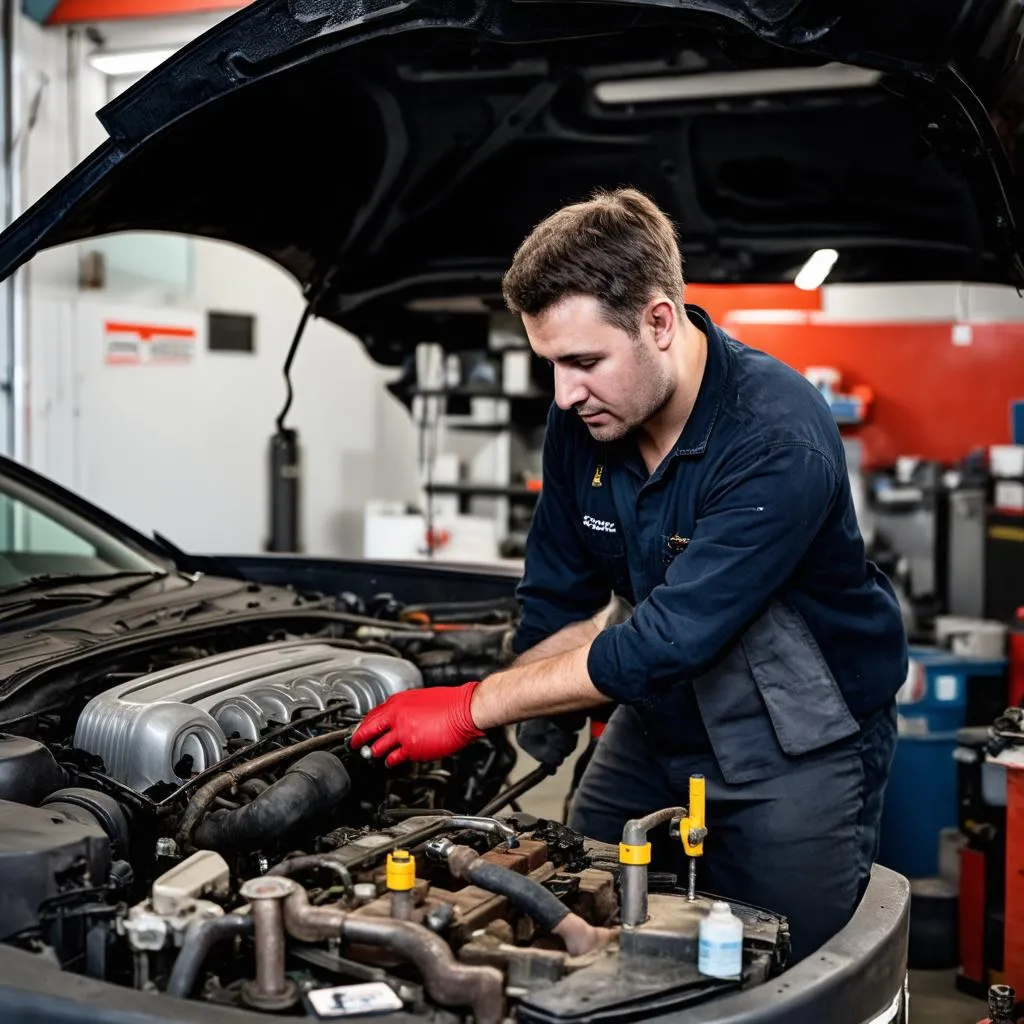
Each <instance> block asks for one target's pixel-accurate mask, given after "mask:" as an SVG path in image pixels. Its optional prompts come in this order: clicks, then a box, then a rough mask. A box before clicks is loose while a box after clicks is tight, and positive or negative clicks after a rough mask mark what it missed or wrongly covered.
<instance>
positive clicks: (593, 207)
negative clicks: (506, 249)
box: [502, 188, 683, 337]
mask: <svg viewBox="0 0 1024 1024" xmlns="http://www.w3.org/2000/svg"><path fill="white" fill-rule="evenodd" d="M658 291H663V292H665V294H666V295H668V296H669V298H671V299H673V300H675V301H676V302H682V298H683V262H682V258H681V256H680V255H679V239H678V236H677V235H676V229H675V226H674V225H673V223H672V221H671V220H669V218H668V217H667V216H666V215H665V214H664V213H663V212H662V211H661V210H660V209H659V208H658V206H657V205H656V204H655V203H654V201H653V200H651V199H650V198H648V197H647V196H645V195H644V194H643V193H642V192H638V191H637V190H636V189H634V188H619V189H615V190H613V191H606V190H604V189H600V190H598V191H597V192H595V193H594V194H593V195H592V196H591V198H590V199H588V200H587V201H586V202H582V203H574V204H573V205H571V206H565V207H563V208H562V209H561V210H558V211H556V212H555V213H553V214H551V216H550V217H548V218H547V219H545V220H543V221H541V222H540V224H538V225H537V226H536V227H535V228H534V229H533V231H531V232H530V234H529V235H528V236H527V238H526V239H525V240H524V241H523V243H522V245H520V246H519V249H518V250H517V251H516V254H515V257H514V259H513V260H512V266H511V267H509V269H508V272H507V273H506V274H505V277H504V279H503V281H502V292H503V293H504V296H505V304H506V305H507V306H508V308H509V309H510V310H511V311H512V312H513V313H526V314H527V315H528V316H535V315H537V314H538V313H542V312H544V310H546V309H548V308H549V307H550V306H553V305H554V304H555V303H557V302H559V301H561V300H562V299H564V298H567V297H568V296H570V295H592V296H594V297H595V298H597V299H598V300H600V303H601V306H602V307H603V310H604V314H605V319H606V320H607V321H608V323H610V324H612V325H614V326H616V327H619V328H621V329H622V330H624V331H626V332H627V333H629V334H630V335H632V336H633V337H637V336H638V335H639V333H640V313H641V311H642V310H643V307H644V306H645V305H646V303H647V301H648V300H649V299H650V298H651V296H652V295H654V294H655V293H656V292H658Z"/></svg>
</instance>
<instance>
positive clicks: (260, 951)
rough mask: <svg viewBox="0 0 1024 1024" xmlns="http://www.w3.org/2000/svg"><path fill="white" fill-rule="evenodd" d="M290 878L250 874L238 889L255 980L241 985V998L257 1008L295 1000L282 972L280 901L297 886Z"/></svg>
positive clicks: (282, 1007) (281, 1005)
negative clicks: (251, 940)
mask: <svg viewBox="0 0 1024 1024" xmlns="http://www.w3.org/2000/svg"><path fill="white" fill-rule="evenodd" d="M298 888H299V887H298V885H297V884H296V883H295V882H293V881H292V880H291V879H290V878H278V877H272V878H271V877H266V876H264V877H263V878H253V879H250V880H249V881H248V882H246V883H245V884H244V885H243V886H242V888H241V890H240V893H241V896H242V899H245V900H248V901H249V908H250V912H251V914H252V923H253V932H254V935H255V938H256V980H255V981H254V982H252V981H249V982H246V983H245V984H244V985H243V986H242V998H243V999H244V1000H245V1002H247V1003H248V1004H249V1005H250V1006H252V1007H254V1008H256V1009H258V1010H268V1011H274V1010H285V1009H287V1008H289V1007H290V1006H293V1005H294V1004H295V1001H296V999H297V996H298V993H297V989H296V986H295V982H293V981H291V980H290V979H289V978H287V977H285V973H284V954H285V942H284V901H285V899H286V898H287V897H288V896H289V894H291V893H293V892H294V891H296V890H297V889H298Z"/></svg>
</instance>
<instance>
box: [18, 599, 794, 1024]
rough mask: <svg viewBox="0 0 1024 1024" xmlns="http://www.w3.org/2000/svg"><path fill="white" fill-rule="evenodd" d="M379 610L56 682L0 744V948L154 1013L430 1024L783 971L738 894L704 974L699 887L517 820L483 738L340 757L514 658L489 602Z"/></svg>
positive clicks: (134, 656)
mask: <svg viewBox="0 0 1024 1024" xmlns="http://www.w3.org/2000/svg"><path fill="white" fill-rule="evenodd" d="M390 611H391V618H390V621H389V620H378V619H375V618H372V617H369V616H366V617H363V616H360V615H349V616H344V615H342V616H334V618H333V620H332V621H331V623H330V625H329V626H325V627H324V628H322V629H309V630H307V631H301V632H300V631H298V630H288V631H284V632H282V631H272V632H269V633H266V634H259V633H252V632H250V633H248V634H245V635H242V634H236V635H232V636H230V637H225V636H219V637H217V638H211V639H210V641H209V642H207V643H206V644H205V645H181V644H179V645H173V644H172V645H169V646H166V647H164V648H154V647H152V646H151V645H150V646H148V647H147V648H146V649H145V651H135V652H132V651H129V652H128V653H127V654H125V655H124V656H123V657H120V658H118V659H107V660H106V661H104V662H103V663H102V664H99V665H94V666H92V667H91V668H90V670H89V671H83V672H78V673H76V674H75V675H74V678H70V677H69V678H68V679H66V680H58V682H60V684H61V685H60V687H59V690H60V692H61V693H62V694H63V695H64V697H63V700H62V703H61V704H60V706H54V705H52V704H51V705H49V706H48V707H47V709H46V711H45V712H41V713H40V714H38V715H37V716H34V717H33V718H31V719H28V720H26V721H25V722H23V723H22V724H23V726H24V727H23V728H21V729H19V730H12V731H8V732H4V733H3V734H0V942H2V943H5V944H8V945H12V946H17V947H19V948H22V949H25V950H29V951H33V952H36V953H38V954H39V955H40V956H43V957H47V958H49V959H50V960H51V961H52V962H53V963H54V964H55V965H58V966H59V967H60V968H61V969H62V970H65V971H71V972H75V973H77V974H81V975H86V976H88V977H91V978H95V979H99V980H102V981H105V982H111V983H114V984H116V985H122V986H126V987H131V988H135V989H140V990H143V991H148V992H152V993H153V994H154V996H156V997H159V998H166V999H177V1000H183V1001H195V1000H198V1001H202V1002H205V1003H213V1004H221V1005H226V1006H232V1007H236V1008H239V1009H243V1010H249V1011H256V1012H260V1013H263V1014H268V1013H269V1014H278V1015H284V1016H297V1015H306V1016H310V1017H313V1018H317V1019H328V1018H334V1017H346V1016H364V1015H367V1014H375V1015H382V1014H383V1015H387V1014H392V1015H393V1019H394V1020H396V1021H397V1020H398V1019H399V1018H401V1019H404V1020H408V1019H409V1018H410V1017H415V1018H418V1019H423V1020H427V1019H429V1020H431V1021H436V1022H438V1024H444V1022H448V1021H452V1022H456V1021H460V1020H466V1019H471V1020H475V1021H477V1022H480V1024H496V1022H498V1021H501V1020H504V1019H517V1020H522V1021H528V1022H537V1024H541V1022H545V1021H569V1020H574V1021H575V1020H578V1021H581V1022H591V1021H593V1022H597V1021H602V1022H605V1021H607V1022H613V1021H627V1020H633V1019H636V1018H637V1017H638V1016H646V1015H652V1014H655V1013H664V1012H668V1011H671V1010H674V1009H678V1008H681V1007H685V1006H687V1005H690V1004H692V1003H694V1002H700V1001H704V1000H707V999H710V998H714V997H715V996H716V995H717V994H719V993H722V992H726V991H731V990H733V989H735V988H736V987H739V986H747V985H755V984H759V983H762V982H764V981H766V980H767V979H769V978H771V977H773V976H774V975H776V974H777V973H779V972H780V971H781V970H782V969H783V967H784V966H785V962H786V956H787V953H788V930H787V925H786V922H785V920H784V919H783V918H780V917H779V916H777V915H775V914H772V913H770V912H768V911H765V910H762V909H760V908H754V907H747V906H743V905H741V904H735V903H734V904H732V909H733V912H734V913H736V914H737V915H738V916H739V917H740V918H741V919H742V921H743V924H744V940H743V970H742V974H741V975H740V976H738V977H734V978H728V979H721V978H714V977H709V976H706V975H702V974H701V973H700V972H699V971H698V969H697V944H698V931H699V927H700V922H701V920H702V918H703V917H705V916H706V914H707V912H708V909H709V907H710V904H711V898H710V897H709V896H705V895H703V894H701V893H688V892H687V889H686V887H685V886H684V885H682V884H681V880H680V879H677V878H676V876H675V875H672V874H667V873H664V872H658V871H654V870H652V869H650V868H649V866H648V865H647V864H645V863H639V862H637V859H636V858H635V857H633V858H632V859H631V858H628V857H624V856H623V855H622V853H621V850H620V848H619V847H617V846H613V845H608V844H605V843H600V842H597V841H595V840H592V839H590V838H588V837H585V836H581V835H579V834H577V833H576V832H574V831H573V830H571V829H570V828H568V827H567V826H565V825H563V824H561V823H560V822H557V821H553V820H547V819H539V818H536V817H533V816H531V815H529V814H526V813H524V812H523V811H521V810H520V809H518V806H517V804H516V802H515V799H514V798H515V796H516V795H517V793H518V792H520V791H521V787H520V788H518V789H517V788H516V787H515V786H513V787H509V788H503V787H504V786H505V782H506V779H507V776H508V773H509V770H510V769H511V768H512V767H513V766H514V763H515V752H514V749H513V748H512V746H511V744H510V742H509V740H508V737H507V736H506V735H505V730H495V731H492V732H490V733H488V734H487V735H486V736H484V737H482V738H481V739H480V740H478V741H476V742H475V743H474V744H472V745H471V746H470V747H469V748H467V749H466V750H465V751H463V752H462V753H461V754H459V755H458V756H457V757H455V758H451V759H447V760H445V761H442V762H437V763H433V764H419V765H409V764H406V765H402V766H400V767H398V768H396V769H386V768H385V767H384V766H383V765H382V764H380V763H377V762H373V761H371V760H369V759H368V758H367V757H365V756H364V752H362V751H358V750H353V749H352V748H351V745H350V738H351V736H352V733H353V732H354V729H355V727H356V725H357V724H358V723H359V721H360V720H361V719H362V717H363V716H364V715H365V714H366V713H367V712H368V711H370V710H371V709H372V708H374V707H376V706H377V705H378V704H380V703H382V702H383V701H385V700H386V699H387V698H388V697H389V696H391V695H392V694H395V693H397V692H400V691H402V690H407V689H411V688H417V687H422V686H427V685H430V686H436V685H450V684H454V683H458V682H462V681H464V680H465V679H467V678H481V677H482V676H483V675H486V674H487V673H488V672H489V671H493V670H494V669H496V668H498V667H500V666H501V664H502V663H503V662H504V661H505V660H507V658H508V654H507V651H508V643H507V641H508V636H509V633H510V621H509V611H508V609H507V608H502V607H499V606H496V607H493V608H488V607H476V608H472V609H467V608H452V607H449V608H447V609H442V608H417V609H412V610H410V609H399V610H396V609H395V608H394V607H392V608H391V609H390ZM446 616H447V619H448V621H445V619H446ZM328 618H330V617H328ZM541 774H543V773H541ZM509 807H511V809H508V808H509ZM685 815H686V809H685V808H666V809H665V810H664V811H663V812H659V813H658V814H655V815H650V816H648V817H647V818H645V819H639V820H636V821H632V822H629V823H627V826H626V831H625V832H624V836H623V843H624V844H625V846H624V847H623V848H624V849H625V848H628V849H629V850H636V849H640V848H642V846H643V843H644V842H645V841H646V835H647V833H648V832H651V834H652V835H654V834H656V832H657V831H661V832H662V837H663V838H664V836H665V835H667V834H668V833H669V832H671V833H672V835H674V836H675V837H676V839H675V841H677V842H678V841H680V839H679V836H680V834H681V832H682V831H683V823H684V821H685ZM691 839H692V836H691ZM637 844H640V845H639V846H638V845H637ZM641 860H642V858H641ZM725 895H726V896H727V894H725ZM182 1016H183V1017H186V1016H187V1013H186V1012H184V1011H183V1012H182Z"/></svg>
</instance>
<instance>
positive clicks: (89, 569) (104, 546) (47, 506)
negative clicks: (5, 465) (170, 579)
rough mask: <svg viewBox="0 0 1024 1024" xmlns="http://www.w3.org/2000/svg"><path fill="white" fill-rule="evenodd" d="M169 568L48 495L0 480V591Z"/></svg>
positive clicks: (9, 481)
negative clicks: (50, 580)
mask: <svg viewBox="0 0 1024 1024" xmlns="http://www.w3.org/2000/svg"><path fill="white" fill-rule="evenodd" d="M166 569H167V566H166V565H162V564H160V563H159V562H158V561H157V560H156V559H154V558H150V557H149V556H148V555H145V554H143V553H142V552H139V551H137V550H136V549H135V548H133V547H130V546H129V545H128V544H125V543H124V542H123V541H121V540H119V539H118V538H117V537H115V536H113V535H112V534H109V533H107V532H106V531H105V530H103V529H101V528H99V527H97V526H95V525H94V524H93V523H91V522H89V521H88V520H86V519H83V518H82V517H81V516H79V515H78V514H77V513H75V512H73V511H72V510H70V509H68V508H65V507H64V506H63V505H60V504H58V503H57V502H55V501H51V500H50V499H49V498H47V497H46V496H45V495H41V494H37V493H35V492H33V491H32V490H30V489H28V488H25V487H22V486H21V485H19V484H17V483H15V482H14V481H11V480H2V479H0V588H3V587H5V586H8V585H10V584H12V583H19V582H21V581H22V580H25V579H29V578H30V577H32V576H40V575H43V574H52V573H76V574H78V573H85V574H90V575H91V574H97V575H99V574H104V573H113V572H160V571H163V570H166Z"/></svg>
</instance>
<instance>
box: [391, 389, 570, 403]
mask: <svg viewBox="0 0 1024 1024" xmlns="http://www.w3.org/2000/svg"><path fill="white" fill-rule="evenodd" d="M396 390H397V392H398V393H399V394H402V395H407V396H408V397H410V398H505V399H508V401H510V402H517V401H518V402H540V401H545V402H551V401H552V397H551V395H549V394H548V393H547V392H545V391H493V390H486V389H483V388H468V387H458V388H415V387H412V388H398V389H396Z"/></svg>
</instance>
